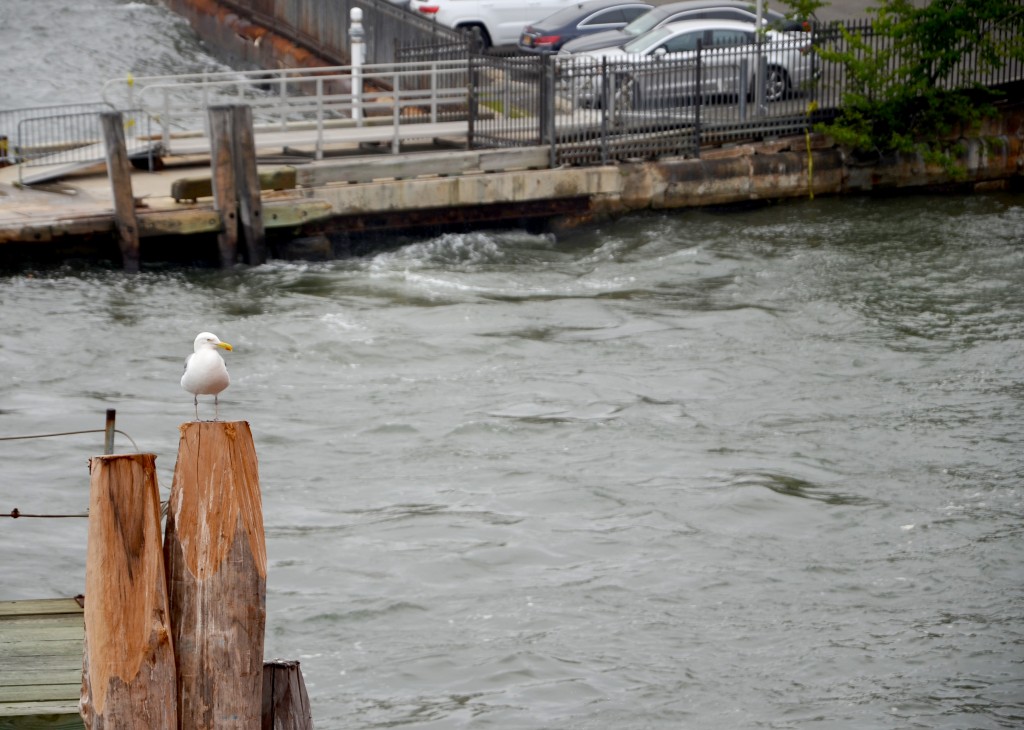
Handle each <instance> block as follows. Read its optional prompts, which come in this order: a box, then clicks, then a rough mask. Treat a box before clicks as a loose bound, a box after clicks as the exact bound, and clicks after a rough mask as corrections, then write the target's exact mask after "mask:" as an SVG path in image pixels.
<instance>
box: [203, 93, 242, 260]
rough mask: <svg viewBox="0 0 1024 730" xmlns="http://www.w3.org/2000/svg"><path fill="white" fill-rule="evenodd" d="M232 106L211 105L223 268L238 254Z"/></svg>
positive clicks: (215, 203)
mask: <svg viewBox="0 0 1024 730" xmlns="http://www.w3.org/2000/svg"><path fill="white" fill-rule="evenodd" d="M232 109H233V107H230V106H211V107H210V110H209V113H208V117H209V122H210V168H211V170H210V172H211V175H212V182H213V206H214V208H216V210H217V212H218V213H220V220H221V231H220V233H219V234H218V235H217V248H218V250H219V252H220V265H221V268H224V269H229V268H231V267H232V266H234V265H235V261H236V260H237V258H238V186H237V185H236V183H235V166H234V162H233V159H232V144H231V132H232Z"/></svg>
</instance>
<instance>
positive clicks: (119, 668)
mask: <svg viewBox="0 0 1024 730" xmlns="http://www.w3.org/2000/svg"><path fill="white" fill-rule="evenodd" d="M155 459H156V457H155V456H154V455H153V454H128V455H115V456H102V457H95V458H94V459H92V461H91V462H90V470H91V500H90V521H89V545H88V557H87V566H86V600H85V624H86V648H85V657H84V661H83V683H82V703H81V705H82V717H83V719H84V720H85V724H86V727H87V728H104V729H112V728H141V727H144V728H147V729H150V728H153V729H163V728H167V729H168V730H177V729H179V728H180V729H181V730H193V729H196V730H198V729H199V728H203V729H207V728H217V730H222V729H231V728H237V729H238V730H242V729H243V728H245V729H246V730H249V729H250V728H254V727H261V726H262V727H272V728H282V729H284V728H289V729H290V728H295V730H308V728H311V727H312V719H311V716H310V712H309V700H308V698H307V697H306V692H305V685H304V684H303V681H302V675H301V672H300V671H299V670H298V662H271V663H267V664H266V665H265V664H264V662H263V643H264V627H265V624H266V577H267V553H266V541H265V535H264V530H263V509H262V500H261V497H260V488H259V474H258V464H257V458H256V450H255V447H254V445H253V439H252V432H251V431H250V429H249V424H248V423H246V422H244V421H235V422H226V423H225V422H191V423H186V424H183V425H182V426H181V439H180V442H179V446H178V461H177V463H176V465H175V469H174V482H173V484H172V486H171V497H170V501H169V505H168V513H167V525H166V532H165V535H164V540H163V544H162V545H161V540H160V504H159V492H158V489H157V483H156V476H155V475H156V470H155Z"/></svg>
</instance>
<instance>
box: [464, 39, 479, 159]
mask: <svg viewBox="0 0 1024 730" xmlns="http://www.w3.org/2000/svg"><path fill="white" fill-rule="evenodd" d="M473 58H474V56H473V54H472V53H469V54H468V55H467V59H468V60H467V62H466V71H467V76H468V79H467V83H468V84H469V90H468V93H467V101H468V102H469V109H468V114H467V116H468V117H469V118H468V119H467V120H466V147H467V148H468V149H474V145H473V136H474V134H475V133H476V118H477V114H478V113H479V111H480V110H479V100H478V99H477V89H476V65H475V63H474V62H473Z"/></svg>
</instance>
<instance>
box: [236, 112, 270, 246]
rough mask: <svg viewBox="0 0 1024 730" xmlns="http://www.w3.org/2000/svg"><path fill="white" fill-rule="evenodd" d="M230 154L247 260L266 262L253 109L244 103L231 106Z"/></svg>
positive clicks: (265, 237)
mask: <svg viewBox="0 0 1024 730" xmlns="http://www.w3.org/2000/svg"><path fill="white" fill-rule="evenodd" d="M231 153H232V156H233V157H234V165H235V184H236V185H237V186H238V225H239V227H240V228H241V230H242V236H243V238H245V261H246V263H247V264H249V265H250V266H258V265H259V264H265V263H267V234H266V231H265V229H264V228H265V227H264V225H263V198H262V195H263V192H262V190H261V189H260V176H259V171H258V169H257V167H256V137H255V132H254V129H253V122H252V108H251V107H249V106H247V105H245V104H239V105H237V106H235V107H234V108H233V109H232V124H231Z"/></svg>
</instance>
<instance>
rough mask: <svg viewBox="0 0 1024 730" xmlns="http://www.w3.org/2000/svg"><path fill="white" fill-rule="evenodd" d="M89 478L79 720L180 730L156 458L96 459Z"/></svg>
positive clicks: (96, 725) (94, 725) (95, 728)
mask: <svg viewBox="0 0 1024 730" xmlns="http://www.w3.org/2000/svg"><path fill="white" fill-rule="evenodd" d="M89 475H90V478H89V481H90V485H89V490H90V494H89V537H88V543H87V548H86V563H85V595H86V600H85V648H84V653H83V660H82V700H81V713H82V718H83V720H84V721H85V726H86V727H87V728H90V730H99V729H100V728H111V729H115V728H128V727H145V728H153V729H154V730H177V724H178V717H177V711H176V709H175V701H174V696H175V665H174V651H173V647H172V644H171V626H170V612H169V609H168V600H167V583H166V577H165V573H164V562H163V553H162V552H161V550H160V493H159V491H158V489H157V482H156V456H155V455H154V454H118V455H112V456H94V457H93V458H92V459H90V460H89Z"/></svg>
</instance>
